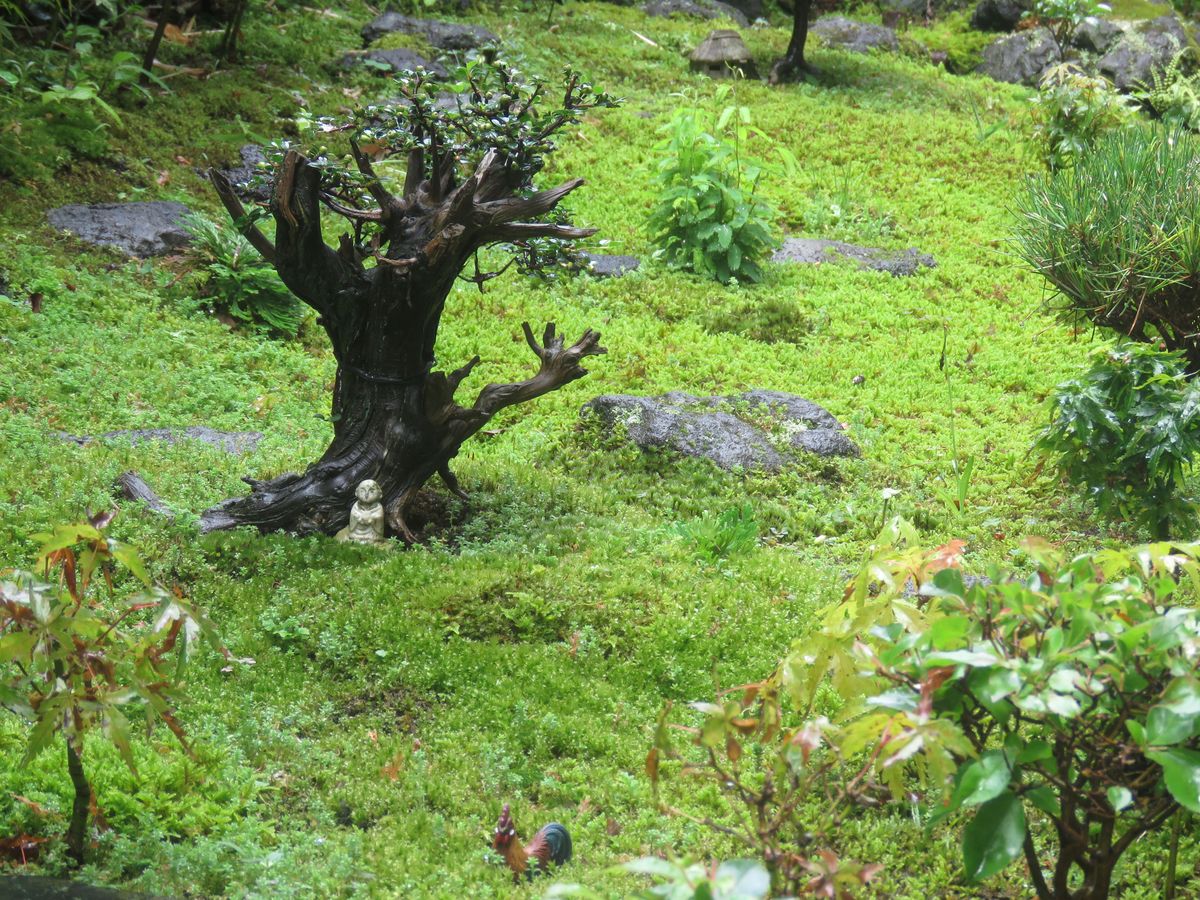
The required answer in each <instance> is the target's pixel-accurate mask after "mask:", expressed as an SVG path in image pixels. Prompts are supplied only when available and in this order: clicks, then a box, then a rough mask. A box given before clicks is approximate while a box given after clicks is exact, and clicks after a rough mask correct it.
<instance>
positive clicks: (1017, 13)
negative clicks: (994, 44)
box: [971, 0, 1033, 31]
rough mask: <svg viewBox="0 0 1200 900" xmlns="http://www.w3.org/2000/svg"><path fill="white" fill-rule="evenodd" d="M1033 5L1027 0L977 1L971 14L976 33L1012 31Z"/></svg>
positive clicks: (972, 25)
mask: <svg viewBox="0 0 1200 900" xmlns="http://www.w3.org/2000/svg"><path fill="white" fill-rule="evenodd" d="M1032 5H1033V4H1032V3H1029V2H1027V0H979V3H978V4H976V6H975V11H974V12H973V13H971V27H972V28H974V29H975V30H976V31H1012V30H1013V29H1014V28H1016V27H1017V23H1018V22H1020V21H1021V17H1022V16H1024V15H1025V13H1026V12H1027V11H1028V10H1029V9H1030V8H1031V6H1032Z"/></svg>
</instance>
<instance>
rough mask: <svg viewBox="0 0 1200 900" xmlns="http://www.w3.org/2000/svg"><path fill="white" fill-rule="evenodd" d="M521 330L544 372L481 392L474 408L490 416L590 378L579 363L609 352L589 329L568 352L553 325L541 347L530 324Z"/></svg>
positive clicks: (493, 385)
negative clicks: (583, 378) (587, 358)
mask: <svg viewBox="0 0 1200 900" xmlns="http://www.w3.org/2000/svg"><path fill="white" fill-rule="evenodd" d="M521 328H522V330H523V331H524V332H525V341H526V343H528V344H529V347H530V349H531V350H533V352H534V353H535V354H536V355H537V357H538V359H540V360H541V361H542V365H541V368H540V369H538V373H537V374H536V375H534V376H533V377H532V378H529V379H527V380H525V381H519V382H516V383H515V384H489V385H488V386H487V387H485V388H484V389H483V390H482V391H480V392H479V397H478V399H477V400H476V401H475V406H474V408H475V409H476V410H478V411H480V412H482V413H485V414H486V415H488V416H492V415H494V414H495V413H496V412H498V411H499V410H501V409H503V408H504V407H506V406H513V405H515V404H517V403H524V402H526V401H528V400H533V399H534V398H536V397H540V396H542V394H548V393H549V392H550V391H553V390H557V389H558V388H560V387H562V386H563V385H564V384H570V383H571V382H572V381H575V380H576V379H578V378H582V377H583V376H584V375H586V374H587V369H585V368H583V366H581V365H580V362H581V361H582V360H583V359H584V358H585V357H588V356H598V355H600V354H601V353H607V352H608V351H607V350H605V349H604V348H603V347H601V346H600V333H599V332H598V331H592V330H591V329H590V328H589V329H588V330H587V331H585V332H584V333H583V337H581V338H580V339H579V340H578V341H576V342H575V343H574V344H573V345H571V346H570V347H567V348H566V349H564V348H563V339H562V338H561V337H558V336H557V334H556V333H555V326H554V323H553V322H551V323H550V324H548V325H547V326H546V331H545V334H544V336H543V338H542V343H541V345H539V344H538V342H537V340H536V339H535V338H534V336H533V330H532V329H531V328H530V327H529V323H528V322H522V323H521Z"/></svg>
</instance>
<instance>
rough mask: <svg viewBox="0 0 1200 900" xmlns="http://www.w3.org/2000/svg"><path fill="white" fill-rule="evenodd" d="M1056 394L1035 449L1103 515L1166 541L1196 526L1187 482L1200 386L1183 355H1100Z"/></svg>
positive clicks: (1106, 351)
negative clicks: (1186, 371)
mask: <svg viewBox="0 0 1200 900" xmlns="http://www.w3.org/2000/svg"><path fill="white" fill-rule="evenodd" d="M1093 360H1094V361H1093V365H1092V367H1091V369H1090V370H1088V371H1087V372H1086V373H1085V374H1084V375H1083V376H1082V377H1081V378H1077V379H1074V380H1072V381H1068V382H1065V383H1064V384H1061V385H1059V386H1058V388H1057V389H1056V390H1055V392H1054V395H1053V398H1052V401H1051V402H1052V404H1053V418H1052V419H1051V422H1050V424H1049V425H1048V426H1047V427H1046V429H1045V430H1044V431H1043V432H1042V433H1041V435H1040V436H1039V437H1038V440H1037V443H1036V445H1035V446H1036V449H1037V450H1038V451H1039V452H1040V453H1041V454H1042V455H1043V456H1044V457H1045V458H1047V459H1049V460H1051V461H1052V462H1053V464H1054V465H1055V466H1056V467H1057V469H1058V470H1059V471H1060V472H1061V473H1062V474H1063V475H1064V476H1065V477H1066V478H1067V480H1068V481H1070V482H1071V483H1072V484H1074V485H1077V486H1078V487H1081V488H1083V489H1084V490H1085V491H1086V492H1087V495H1088V496H1089V497H1091V498H1092V499H1093V500H1094V501H1095V502H1096V505H1097V506H1098V507H1099V508H1100V510H1101V511H1102V512H1104V513H1106V514H1108V515H1111V516H1114V517H1120V518H1126V519H1130V520H1132V521H1134V522H1137V523H1139V524H1140V525H1141V526H1142V527H1144V528H1146V529H1147V530H1148V531H1149V532H1150V534H1151V535H1152V536H1153V537H1154V538H1155V539H1159V540H1163V539H1166V538H1167V537H1168V536H1169V535H1170V532H1171V528H1172V526H1174V527H1175V529H1176V530H1178V529H1180V528H1185V527H1187V526H1188V525H1189V524H1190V523H1192V522H1193V521H1194V519H1195V508H1196V506H1195V501H1194V500H1193V499H1192V498H1191V497H1188V496H1187V495H1185V494H1184V486H1185V482H1184V476H1185V474H1186V473H1187V471H1188V470H1189V469H1190V468H1191V466H1192V462H1193V460H1194V459H1195V457H1196V454H1197V453H1198V452H1200V386H1197V385H1196V384H1195V383H1193V382H1192V381H1190V380H1188V378H1187V377H1186V376H1185V374H1184V366H1185V364H1184V361H1183V360H1182V359H1181V358H1180V355H1179V354H1178V353H1164V352H1161V351H1159V350H1156V349H1154V348H1153V347H1151V346H1149V345H1146V344H1125V345H1122V346H1119V347H1115V348H1102V349H1099V350H1097V351H1095V352H1094V353H1093Z"/></svg>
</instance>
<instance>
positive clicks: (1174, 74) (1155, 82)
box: [1135, 47, 1200, 131]
mask: <svg viewBox="0 0 1200 900" xmlns="http://www.w3.org/2000/svg"><path fill="white" fill-rule="evenodd" d="M1191 55H1192V48H1191V47H1185V48H1184V49H1183V50H1180V51H1179V52H1178V53H1176V54H1175V56H1173V57H1172V58H1171V61H1170V62H1169V63H1168V64H1167V65H1166V67H1165V68H1162V69H1151V71H1150V84H1148V85H1146V86H1144V87H1143V88H1142V89H1141V90H1140V91H1138V92H1137V93H1136V95H1135V96H1136V97H1137V98H1138V99H1139V100H1141V101H1142V102H1143V103H1146V104H1148V105H1149V106H1150V108H1151V109H1152V110H1154V114H1155V115H1156V116H1158V118H1160V119H1162V121H1163V122H1164V123H1165V124H1166V125H1167V126H1169V127H1172V128H1186V129H1187V130H1188V131H1200V72H1193V73H1191V74H1188V73H1187V72H1185V71H1184V60H1185V59H1187V58H1188V57H1190V56H1191Z"/></svg>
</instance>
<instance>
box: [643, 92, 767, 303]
mask: <svg viewBox="0 0 1200 900" xmlns="http://www.w3.org/2000/svg"><path fill="white" fill-rule="evenodd" d="M718 96H719V97H720V96H724V94H723V93H721V92H718ZM697 116H698V113H697V112H696V111H695V110H690V109H681V110H680V111H679V112H677V113H676V114H675V117H674V118H673V119H672V120H671V122H670V124H668V125H667V126H666V128H665V129H664V130H665V131H666V132H667V133H668V134H669V135H670V136H669V137H668V138H667V140H666V141H664V142H663V143H661V144H660V145H659V146H658V147H657V150H658V151H660V152H662V153H665V154H666V156H665V158H664V160H663V162H662V163H661V165H660V166H659V169H658V174H657V177H656V181H657V183H658V184H659V186H660V188H661V191H660V193H659V196H658V203H657V205H656V206H655V207H654V209H653V210H652V211H651V213H650V218H649V221H648V222H647V228H648V229H649V231H650V236H651V239H652V240H653V241H654V242H655V243H656V244H657V245H658V247H659V250H658V254H657V255H661V256H662V257H663V258H665V259H666V260H667V261H668V262H669V263H670V264H671V265H673V266H676V267H678V268H681V269H689V270H691V271H693V272H696V273H698V274H702V275H708V276H711V277H712V278H715V279H716V280H717V281H719V282H721V283H722V284H728V283H729V282H731V281H734V280H737V281H750V282H757V281H761V280H762V277H763V272H762V268H761V267H760V266H759V263H760V262H761V261H762V259H763V258H764V257H765V256H766V254H767V253H768V252H770V250H771V249H772V248H773V247H774V246H775V241H774V238H773V237H772V234H771V230H772V225H771V218H772V213H771V211H770V209H769V208H768V207H767V205H766V203H764V202H763V201H762V200H760V199H758V197H757V196H756V193H755V192H756V188H757V186H758V179H759V178H760V177H761V176H762V174H763V172H764V165H763V163H761V162H759V161H757V160H754V159H751V158H748V157H746V156H745V155H744V154H743V146H744V144H745V143H746V140H747V138H748V137H749V136H750V134H752V133H753V134H761V132H758V131H757V129H753V128H752V127H751V125H750V111H749V109H747V108H746V107H744V106H730V107H727V108H726V109H725V110H724V111H723V112H722V113H721V115H720V117H719V118H718V120H717V122H716V127H715V128H714V131H715V132H716V134H715V135H714V134H710V133H709V132H707V131H705V130H704V128H703V127H702V126H701V125H700V123H699V121H698V118H697ZM726 134H731V135H732V138H733V139H732V140H727V139H726V138H725V137H724V135H726ZM747 186H748V187H747Z"/></svg>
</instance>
